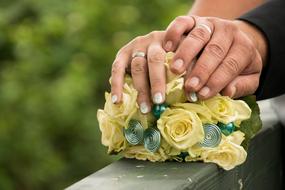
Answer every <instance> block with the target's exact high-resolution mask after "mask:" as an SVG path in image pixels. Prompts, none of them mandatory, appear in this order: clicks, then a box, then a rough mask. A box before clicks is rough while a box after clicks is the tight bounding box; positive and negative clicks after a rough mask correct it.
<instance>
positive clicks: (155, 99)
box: [153, 92, 163, 104]
mask: <svg viewBox="0 0 285 190" xmlns="http://www.w3.org/2000/svg"><path fill="white" fill-rule="evenodd" d="M162 101H163V98H162V94H161V93H160V92H157V93H155V94H154V96H153V102H154V103H155V104H161V103H162Z"/></svg>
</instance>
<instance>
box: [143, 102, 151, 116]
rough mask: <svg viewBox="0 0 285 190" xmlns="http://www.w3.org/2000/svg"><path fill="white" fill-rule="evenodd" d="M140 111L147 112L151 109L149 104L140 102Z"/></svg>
mask: <svg viewBox="0 0 285 190" xmlns="http://www.w3.org/2000/svg"><path fill="white" fill-rule="evenodd" d="M140 111H141V113H142V114H147V113H149V112H150V111H151V106H150V104H148V103H147V102H141V103H140Z"/></svg>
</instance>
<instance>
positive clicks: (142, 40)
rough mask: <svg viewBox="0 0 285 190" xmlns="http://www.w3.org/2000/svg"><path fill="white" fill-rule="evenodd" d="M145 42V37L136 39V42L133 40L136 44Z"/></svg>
mask: <svg viewBox="0 0 285 190" xmlns="http://www.w3.org/2000/svg"><path fill="white" fill-rule="evenodd" d="M144 41H145V37H144V36H138V37H136V38H135V39H134V40H133V43H136V44H141V43H143V42H144Z"/></svg>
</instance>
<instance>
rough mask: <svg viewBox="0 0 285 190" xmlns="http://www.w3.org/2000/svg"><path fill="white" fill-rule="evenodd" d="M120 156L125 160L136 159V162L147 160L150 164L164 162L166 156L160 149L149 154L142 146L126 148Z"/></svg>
mask: <svg viewBox="0 0 285 190" xmlns="http://www.w3.org/2000/svg"><path fill="white" fill-rule="evenodd" d="M122 155H123V156H124V157H126V158H136V159H137V160H149V161H152V162H164V161H165V160H167V159H168V156H167V155H166V154H165V153H164V152H163V150H162V149H161V148H159V149H158V151H157V152H154V153H153V152H149V151H148V150H146V149H145V148H144V146H142V145H138V146H130V147H127V148H126V149H125V150H124V151H123V152H122Z"/></svg>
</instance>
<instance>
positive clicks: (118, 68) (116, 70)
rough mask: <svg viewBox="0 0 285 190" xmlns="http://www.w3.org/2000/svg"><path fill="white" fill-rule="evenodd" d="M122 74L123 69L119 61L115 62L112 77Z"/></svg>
mask: <svg viewBox="0 0 285 190" xmlns="http://www.w3.org/2000/svg"><path fill="white" fill-rule="evenodd" d="M122 72H123V67H122V65H121V64H120V62H119V61H115V62H114V63H113V66H112V75H117V74H120V73H122Z"/></svg>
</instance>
